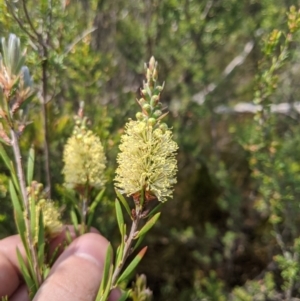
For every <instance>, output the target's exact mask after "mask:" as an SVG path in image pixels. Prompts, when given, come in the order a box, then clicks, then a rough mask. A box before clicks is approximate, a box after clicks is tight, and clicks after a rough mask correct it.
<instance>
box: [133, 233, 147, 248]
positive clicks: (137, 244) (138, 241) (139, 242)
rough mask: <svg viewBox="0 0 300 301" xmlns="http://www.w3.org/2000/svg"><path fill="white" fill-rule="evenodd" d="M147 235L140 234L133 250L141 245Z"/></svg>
mask: <svg viewBox="0 0 300 301" xmlns="http://www.w3.org/2000/svg"><path fill="white" fill-rule="evenodd" d="M145 236H146V235H140V236H139V238H138V240H137V242H136V243H135V245H134V248H133V251H135V250H136V249H137V248H138V247H139V246H140V245H141V243H142V242H143V240H144V238H145Z"/></svg>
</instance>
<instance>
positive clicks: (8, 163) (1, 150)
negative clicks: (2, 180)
mask: <svg viewBox="0 0 300 301" xmlns="http://www.w3.org/2000/svg"><path fill="white" fill-rule="evenodd" d="M0 156H1V157H2V160H3V162H4V164H5V165H6V167H7V168H8V169H9V171H10V174H11V177H12V180H13V182H14V185H15V187H16V189H17V191H19V182H18V180H17V177H16V172H15V169H14V167H13V164H12V162H11V160H10V158H9V157H8V155H7V153H6V151H5V149H4V147H3V145H2V144H0Z"/></svg>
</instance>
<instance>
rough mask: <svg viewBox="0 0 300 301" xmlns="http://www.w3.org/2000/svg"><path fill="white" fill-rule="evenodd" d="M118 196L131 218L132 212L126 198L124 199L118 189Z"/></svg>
mask: <svg viewBox="0 0 300 301" xmlns="http://www.w3.org/2000/svg"><path fill="white" fill-rule="evenodd" d="M116 194H117V196H118V199H119V200H120V201H121V203H122V204H123V206H124V208H125V209H126V211H127V213H128V215H129V216H130V217H131V211H130V208H129V206H128V203H127V201H126V200H125V198H124V197H123V195H122V194H121V193H120V192H119V191H118V190H117V189H116Z"/></svg>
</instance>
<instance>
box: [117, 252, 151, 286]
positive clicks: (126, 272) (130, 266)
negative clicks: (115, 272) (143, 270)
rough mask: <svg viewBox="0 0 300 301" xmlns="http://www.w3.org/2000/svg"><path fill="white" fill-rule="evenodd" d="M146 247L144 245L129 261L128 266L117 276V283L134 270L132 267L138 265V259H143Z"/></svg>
mask: <svg viewBox="0 0 300 301" xmlns="http://www.w3.org/2000/svg"><path fill="white" fill-rule="evenodd" d="M147 248H148V247H144V248H143V249H142V250H141V251H140V252H139V253H138V254H137V255H136V256H135V258H134V259H133V260H132V261H131V263H130V264H129V265H128V267H127V268H126V269H125V271H124V272H123V273H122V275H121V276H120V277H119V279H118V281H117V283H116V284H117V285H118V284H120V283H121V282H123V281H125V280H126V279H127V278H128V277H129V276H130V275H131V273H132V272H133V271H134V269H135V268H136V267H137V266H138V264H139V263H140V261H141V260H142V259H143V257H144V255H145V253H146V251H147Z"/></svg>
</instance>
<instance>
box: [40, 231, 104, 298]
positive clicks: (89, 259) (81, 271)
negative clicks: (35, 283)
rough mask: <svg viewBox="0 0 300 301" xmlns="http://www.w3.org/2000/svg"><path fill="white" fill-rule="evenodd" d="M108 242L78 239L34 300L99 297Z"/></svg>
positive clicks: (97, 238)
mask: <svg viewBox="0 0 300 301" xmlns="http://www.w3.org/2000/svg"><path fill="white" fill-rule="evenodd" d="M108 244H109V243H108V241H107V240H106V239H105V238H104V237H103V236H101V235H99V234H96V233H88V234H85V235H83V236H80V237H78V238H76V239H75V240H74V241H73V242H72V243H71V244H70V246H69V247H68V248H67V249H66V250H65V251H64V252H63V253H62V254H61V255H60V257H59V258H58V260H57V261H56V262H55V264H54V265H53V267H52V269H51V271H50V273H49V276H48V278H47V279H46V281H45V282H44V283H43V285H42V287H41V289H40V290H39V291H38V293H37V295H36V296H35V298H34V300H35V301H38V300H43V301H50V300H51V301H52V300H53V301H54V300H64V301H73V300H86V301H93V300H94V299H95V297H96V295H97V292H98V288H99V285H100V281H101V278H102V273H103V265H104V261H105V256H106V251H107V247H108Z"/></svg>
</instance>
